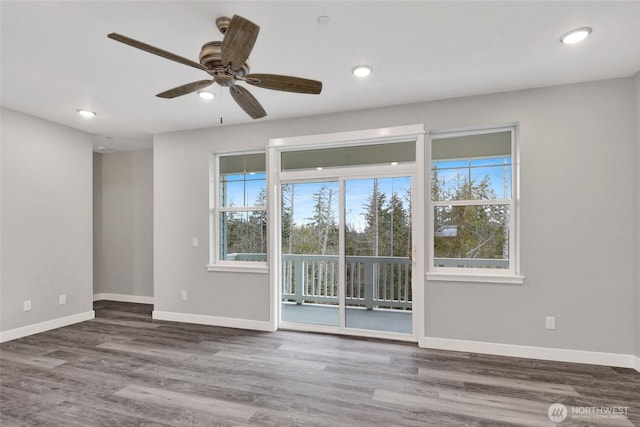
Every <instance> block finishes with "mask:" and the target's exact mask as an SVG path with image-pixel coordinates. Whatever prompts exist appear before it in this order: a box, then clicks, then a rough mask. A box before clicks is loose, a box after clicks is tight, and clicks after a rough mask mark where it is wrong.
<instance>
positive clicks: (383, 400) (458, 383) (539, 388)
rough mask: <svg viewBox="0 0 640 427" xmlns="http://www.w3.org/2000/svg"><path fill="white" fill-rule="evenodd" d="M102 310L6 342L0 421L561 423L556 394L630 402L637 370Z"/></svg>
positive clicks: (638, 394) (141, 310)
mask: <svg viewBox="0 0 640 427" xmlns="http://www.w3.org/2000/svg"><path fill="white" fill-rule="evenodd" d="M95 309H96V319H95V320H91V321H87V322H82V323H79V324H76V325H72V326H68V327H65V328H60V329H57V330H53V331H48V332H45V333H41V334H37V335H33V336H30V337H25V338H22V339H18V340H14V341H10V342H6V343H3V344H1V345H0V413H1V415H0V425H2V427H9V426H38V425H41V426H65V427H66V426H82V427H86V426H183V425H184V426H218V425H234V426H235V425H238V426H242V425H260V426H293V425H301V426H302V425H318V426H460V425H470V426H507V425H527V426H544V425H554V424H553V423H552V422H551V421H550V420H549V418H548V416H547V410H548V408H549V405H550V404H552V403H555V402H560V403H563V404H564V405H566V406H568V407H569V408H570V407H571V406H575V407H612V406H616V407H628V415H627V417H626V418H622V419H606V418H597V419H590V420H589V419H587V420H584V419H583V420H576V419H573V418H571V417H570V418H568V419H567V420H565V421H564V422H562V423H561V424H560V425H562V426H564V425H619V426H631V425H634V423H635V425H636V426H640V374H639V373H637V372H635V371H633V370H630V369H620V368H610V367H603V366H593V365H580V364H571V363H556V362H545V361H537V360H527V359H515V358H506V357H498V356H487V355H478V354H470V353H461V352H447V351H436V350H426V349H420V348H418V347H417V346H416V345H415V344H410V343H397V342H387V341H379V340H369V339H360V338H347V337H340V336H331V335H321V334H305V333H299V332H289V331H278V332H275V333H268V332H255V331H245V330H238V329H228V328H218V327H211V326H201V325H188V324H180V323H174V322H163V321H153V320H151V306H149V305H144V304H126V303H114V302H105V301H102V302H97V303H96V304H95Z"/></svg>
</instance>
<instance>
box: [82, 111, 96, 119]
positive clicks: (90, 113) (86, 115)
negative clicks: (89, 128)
mask: <svg viewBox="0 0 640 427" xmlns="http://www.w3.org/2000/svg"><path fill="white" fill-rule="evenodd" d="M78 114H80V115H81V116H82V117H84V118H85V119H90V118H91V117H95V115H96V113H94V112H93V111H89V110H78Z"/></svg>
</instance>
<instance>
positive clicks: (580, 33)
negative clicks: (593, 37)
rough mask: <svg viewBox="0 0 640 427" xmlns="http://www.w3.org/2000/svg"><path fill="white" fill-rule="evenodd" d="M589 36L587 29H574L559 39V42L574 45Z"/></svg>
mask: <svg viewBox="0 0 640 427" xmlns="http://www.w3.org/2000/svg"><path fill="white" fill-rule="evenodd" d="M589 34H591V28H589V27H582V28H576V29H575V30H571V31H569V32H568V33H566V34H564V35H563V36H562V37H560V41H561V42H562V43H564V44H574V43H578V42H581V41H582V40H584V39H586V38H587V37H588V36H589Z"/></svg>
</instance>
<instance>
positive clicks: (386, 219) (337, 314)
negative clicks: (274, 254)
mask: <svg viewBox="0 0 640 427" xmlns="http://www.w3.org/2000/svg"><path fill="white" fill-rule="evenodd" d="M411 181H412V180H411V177H409V176H390V177H372V178H349V177H338V178H336V179H333V180H323V181H313V182H291V183H286V184H282V185H281V195H282V196H281V200H282V203H281V211H280V223H281V276H282V300H281V304H282V305H281V319H282V321H283V322H291V323H297V324H312V325H324V326H333V327H337V328H340V329H360V330H369V331H384V332H394V333H403V334H411V333H412V316H411V314H412V291H411V283H412V277H411V275H412V268H411V267H412V266H411V264H412V260H411V247H412V242H411Z"/></svg>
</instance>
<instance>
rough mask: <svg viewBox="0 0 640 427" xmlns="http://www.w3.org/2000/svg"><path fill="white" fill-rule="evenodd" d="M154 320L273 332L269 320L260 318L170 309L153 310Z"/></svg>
mask: <svg viewBox="0 0 640 427" xmlns="http://www.w3.org/2000/svg"><path fill="white" fill-rule="evenodd" d="M152 317H153V319H154V320H168V321H170V322H183V323H196V324H199V325H211V326H223V327H225V328H238V329H252V330H257V331H269V332H273V331H274V330H275V329H273V327H272V325H271V322H268V321H261V320H247V319H236V318H231V317H217V316H205V315H201V314H187V313H173V312H170V311H156V310H154V311H153V314H152Z"/></svg>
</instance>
